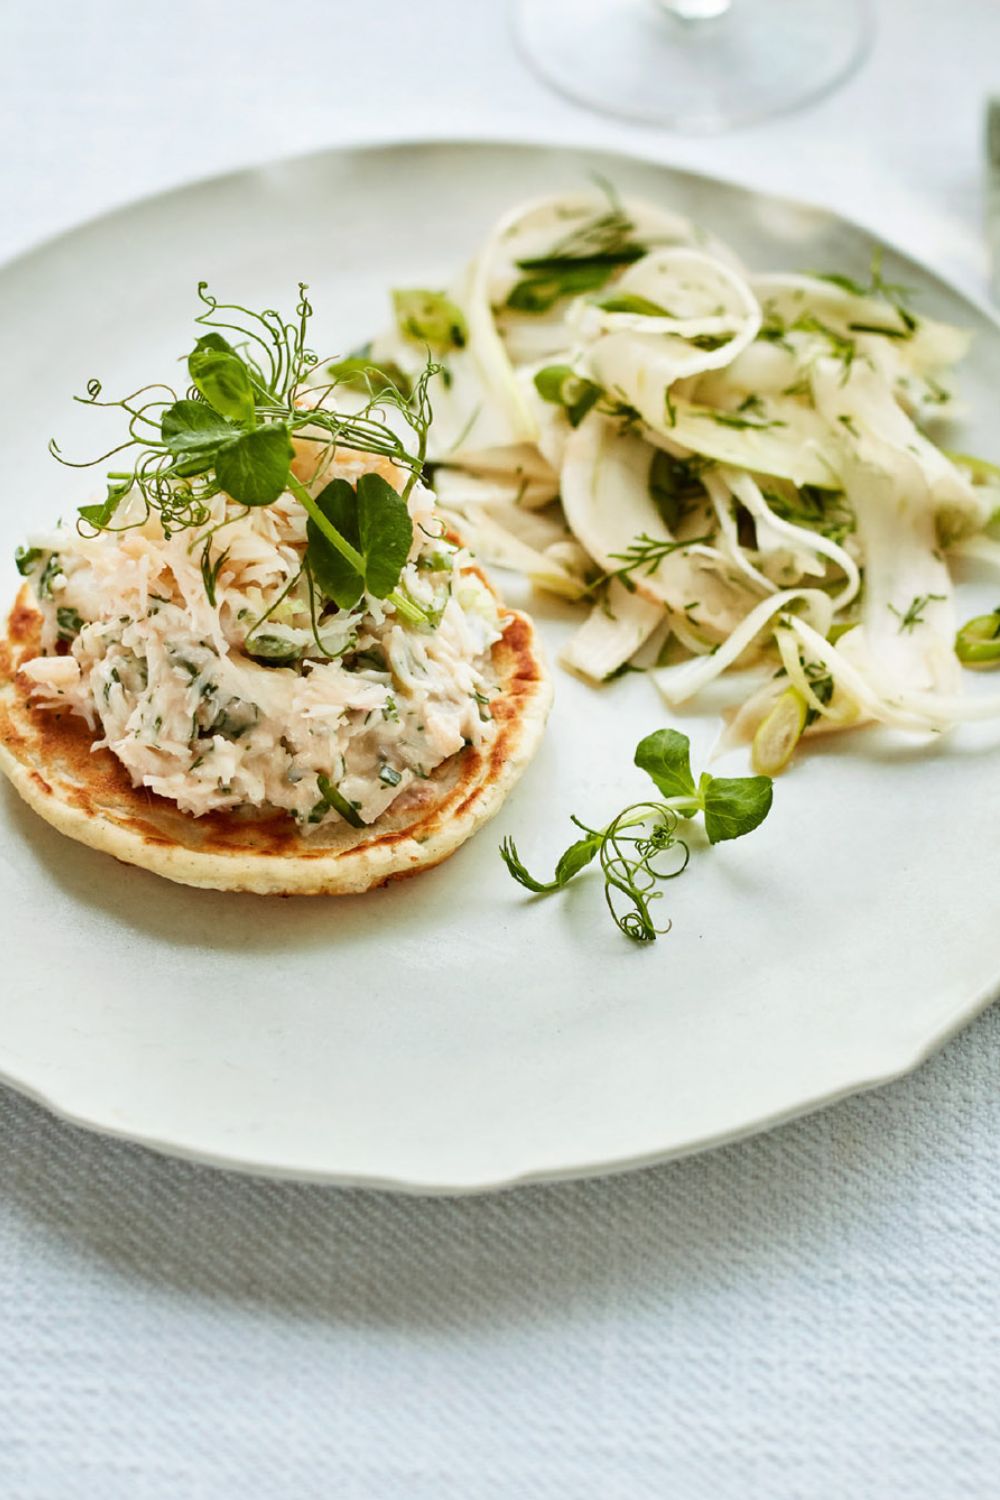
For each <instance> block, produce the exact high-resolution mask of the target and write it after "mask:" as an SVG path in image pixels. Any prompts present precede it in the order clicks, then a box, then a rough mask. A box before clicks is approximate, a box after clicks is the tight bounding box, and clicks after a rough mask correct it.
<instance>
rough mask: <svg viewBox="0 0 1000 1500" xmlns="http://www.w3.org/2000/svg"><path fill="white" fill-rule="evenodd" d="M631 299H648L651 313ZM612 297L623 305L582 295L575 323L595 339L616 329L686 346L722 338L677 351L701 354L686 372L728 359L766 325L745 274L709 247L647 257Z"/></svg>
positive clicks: (573, 318)
mask: <svg viewBox="0 0 1000 1500" xmlns="http://www.w3.org/2000/svg"><path fill="white" fill-rule="evenodd" d="M630 298H638V299H641V301H642V302H643V303H644V304H646V305H647V307H648V309H649V310H648V311H646V312H638V311H630V310H629V309H628V307H627V306H626V305H625V304H627V302H628V300H629V299H630ZM605 300H607V299H605ZM612 301H613V302H614V303H616V304H621V305H613V306H611V307H607V306H603V305H602V303H601V300H596V301H589V300H587V299H585V298H581V299H580V300H579V301H578V302H576V303H574V304H573V306H572V308H571V309H570V311H569V313H568V315H567V321H568V322H569V323H570V325H571V326H574V327H576V328H577V329H578V330H579V333H580V337H581V338H583V339H584V340H586V341H588V342H590V341H592V340H594V339H597V338H600V337H601V336H602V335H604V334H611V333H633V334H638V335H640V336H641V337H642V338H650V339H652V338H657V337H663V336H665V337H669V338H672V339H675V340H680V341H682V344H687V343H688V341H689V340H692V339H698V338H700V339H702V340H704V341H705V343H708V344H711V343H714V342H715V340H719V341H720V343H719V347H718V348H711V347H707V348H706V347H704V346H699V345H697V344H696V345H694V346H693V347H688V348H686V349H685V348H683V347H680V348H678V349H677V350H676V351H674V352H675V354H676V356H677V357H678V358H682V357H683V356H684V355H685V354H686V355H690V356H692V357H693V363H692V366H691V368H690V369H684V370H683V371H681V372H680V374H683V375H696V374H698V373H699V372H700V371H701V370H712V369H717V368H719V367H720V366H721V365H725V364H728V363H729V361H730V360H731V359H733V358H735V356H736V355H737V354H738V353H739V352H740V350H741V349H744V348H746V346H747V344H748V343H749V342H750V341H751V339H753V338H755V337H756V334H757V330H758V329H759V327H760V308H759V306H758V305H757V299H756V298H755V297H754V295H753V293H752V292H751V290H750V288H749V286H748V285H747V283H746V281H745V280H744V278H743V277H742V276H741V275H738V274H737V273H736V272H735V271H733V270H732V269H731V267H729V266H727V265H726V264H724V262H722V261H720V260H717V259H716V258H715V257H714V256H711V255H706V254H705V253H704V251H701V250H690V249H673V250H654V251H652V252H651V253H650V254H649V255H644V256H643V258H642V259H641V260H638V261H636V262H635V263H634V264H633V265H631V266H629V268H628V269H627V270H626V271H625V273H624V275H622V276H621V277H620V278H619V280H618V281H617V282H616V283H615V285H614V288H613V291H612ZM653 308H660V309H662V312H660V313H655V312H653V311H652V309H653ZM675 378H680V377H679V376H677V377H675Z"/></svg>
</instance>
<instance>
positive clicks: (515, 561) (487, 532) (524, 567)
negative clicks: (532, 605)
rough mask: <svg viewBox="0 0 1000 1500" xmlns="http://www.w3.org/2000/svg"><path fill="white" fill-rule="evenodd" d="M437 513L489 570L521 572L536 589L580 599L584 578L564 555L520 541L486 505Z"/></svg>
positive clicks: (584, 590) (584, 586) (584, 582)
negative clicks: (545, 550) (535, 585)
mask: <svg viewBox="0 0 1000 1500" xmlns="http://www.w3.org/2000/svg"><path fill="white" fill-rule="evenodd" d="M440 514H441V516H442V518H443V519H444V522H445V524H446V525H447V526H449V527H452V528H454V530H455V531H456V532H457V534H458V535H459V536H461V538H462V540H463V542H464V543H465V545H466V546H467V547H468V549H469V551H470V552H472V553H474V555H475V556H476V557H477V558H479V560H480V561H481V562H484V563H487V564H489V566H490V567H497V568H511V569H513V570H514V571H515V572H517V573H523V574H524V575H525V577H526V578H530V579H531V581H532V583H534V584H537V586H538V587H539V588H541V589H545V590H547V591H548V593H550V594H558V595H559V596H560V597H561V598H564V599H580V598H582V597H583V596H584V595H585V594H586V592H587V582H586V579H585V578H583V577H582V576H581V574H580V573H579V572H577V571H575V570H574V569H572V568H570V567H569V566H568V565H567V562H566V560H565V557H564V556H563V557H560V556H550V555H549V554H547V553H546V552H543V551H540V550H539V549H538V548H537V547H532V546H531V545H530V544H529V543H528V542H525V541H522V540H521V538H520V537H517V536H515V535H514V533H513V532H512V531H510V530H508V528H507V527H506V526H504V525H503V524H502V523H501V522H500V521H498V520H497V519H496V518H495V517H494V516H493V515H491V514H490V510H489V508H488V507H487V506H485V505H480V506H476V507H474V508H471V509H470V510H468V511H449V510H447V509H446V508H445V507H444V506H442V507H441V508H440Z"/></svg>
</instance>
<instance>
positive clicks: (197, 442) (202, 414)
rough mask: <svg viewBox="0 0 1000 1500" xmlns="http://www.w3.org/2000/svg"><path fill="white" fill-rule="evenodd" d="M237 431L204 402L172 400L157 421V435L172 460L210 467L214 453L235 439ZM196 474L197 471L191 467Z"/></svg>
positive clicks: (237, 429)
mask: <svg viewBox="0 0 1000 1500" xmlns="http://www.w3.org/2000/svg"><path fill="white" fill-rule="evenodd" d="M238 433H239V428H237V427H234V425H233V423H232V422H229V421H227V420H226V418H225V417H223V416H220V415H219V413H218V412H217V411H215V410H213V408H212V407H211V406H209V405H208V404H207V403H206V402H205V401H175V402H174V404H173V405H172V406H168V407H167V409H166V411H165V412H164V413H163V415H162V417H161V418H160V436H161V437H162V439H163V441H164V443H165V444H166V448H167V452H168V453H171V454H172V455H173V456H174V458H179V459H187V458H194V459H198V460H199V461H201V462H203V463H204V464H205V466H206V467H208V468H210V467H211V465H212V459H213V456H214V454H215V452H216V450H217V449H218V448H219V447H220V446H221V445H222V444H223V443H228V442H230V441H231V440H232V439H233V438H234V437H236V436H238ZM186 472H187V473H190V474H197V473H201V472H203V470H201V469H195V468H191V469H188V470H186Z"/></svg>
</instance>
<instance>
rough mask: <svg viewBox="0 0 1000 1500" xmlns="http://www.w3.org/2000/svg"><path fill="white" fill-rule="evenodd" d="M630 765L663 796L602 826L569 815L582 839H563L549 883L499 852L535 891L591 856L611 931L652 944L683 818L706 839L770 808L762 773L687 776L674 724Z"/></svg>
mask: <svg viewBox="0 0 1000 1500" xmlns="http://www.w3.org/2000/svg"><path fill="white" fill-rule="evenodd" d="M635 764H636V765H637V766H639V767H640V769H641V770H643V771H645V772H646V773H647V774H648V775H649V777H650V779H651V780H652V782H653V784H654V785H655V786H656V788H657V790H658V791H659V792H660V793H661V795H662V798H663V800H662V801H655V802H654V801H646V802H633V803H631V804H630V805H629V806H628V807H626V808H624V809H623V810H622V811H621V812H620V813H618V814H617V815H616V816H615V817H614V818H612V820H611V822H610V823H608V824H607V825H606V826H605V827H604V828H591V827H590V826H589V825H588V824H586V823H584V822H582V821H581V819H579V818H577V817H576V816H574V817H573V818H572V820H571V821H572V822H573V823H575V824H576V826H577V828H579V829H580V831H581V833H582V834H583V837H582V838H580V839H577V840H576V841H575V843H572V844H570V846H569V848H568V849H566V850H565V851H564V853H563V854H562V855H561V856H560V858H559V861H558V863H557V864H556V868H555V874H554V875H553V877H552V879H551V880H544V881H543V880H537V879H536V878H535V877H534V876H533V875H531V874H529V872H528V870H527V868H526V867H525V865H524V864H523V863H522V861H521V858H520V856H519V854H518V852H517V845H516V844H515V843H514V840H513V839H512V838H510V837H508V838H505V839H504V840H503V842H502V843H501V845H500V856H501V858H502V859H503V862H504V864H505V865H506V866H507V869H508V871H509V873H510V874H511V875H512V876H513V878H514V879H515V880H516V881H518V883H519V884H520V885H523V886H524V887H525V888H526V889H527V890H529V891H531V892H532V893H533V894H534V895H537V896H547V895H550V894H551V893H552V892H553V891H560V890H562V889H563V888H564V887H565V886H567V885H568V884H569V882H570V881H571V880H573V879H575V877H576V876H577V875H579V874H580V872H581V871H582V870H585V869H586V868H587V866H588V865H589V864H591V862H592V861H593V860H594V859H595V857H596V858H597V860H598V863H599V864H600V867H601V873H602V875H603V876H604V899H605V901H606V902H607V906H608V910H609V911H610V913H611V916H612V919H613V920H614V922H615V924H616V926H617V927H618V929H619V930H620V931H621V932H623V933H624V934H625V936H626V937H628V938H631V939H632V940H633V942H637V943H652V942H655V940H656V938H657V937H660V936H662V935H663V934H664V933H665V932H668V931H669V929H670V925H671V924H670V922H669V920H668V921H667V922H666V924H665V925H663V926H659V927H658V926H657V925H656V922H655V921H654V917H653V913H652V911H651V907H652V904H653V902H654V901H659V900H660V899H661V898H662V896H663V892H662V890H660V889H658V887H659V886H660V885H662V884H663V882H665V881H667V880H675V879H676V878H677V876H678V875H682V874H683V873H684V871H685V870H686V869H687V866H688V861H689V859H690V857H691V850H690V846H689V845H688V844H687V842H686V841H685V840H684V839H682V838H678V836H677V829H678V828H679V826H680V823H681V820H682V819H691V818H694V817H696V816H697V815H698V814H699V813H700V814H701V815H702V817H703V819H704V825H705V832H706V834H707V835H708V841H709V843H710V844H719V843H722V842H723V841H724V840H727V839H736V838H741V837H742V836H743V834H745V833H750V832H751V831H752V830H753V829H754V828H756V827H758V826H759V824H761V823H762V822H763V821H764V819H765V818H766V817H767V815H768V813H769V812H770V810H771V798H772V783H771V779H770V777H768V776H740V777H723V776H710V775H709V774H708V772H707V771H705V772H703V773H702V775H701V777H700V779H699V780H698V782H697V783H696V782H695V779H694V776H693V775H692V773H691V746H690V742H689V740H688V738H687V735H684V734H681V733H679V731H678V730H676V729H659V730H657V731H656V732H655V733H654V734H650V735H647V736H646V738H645V739H643V740H640V742H639V744H638V745H637V747H636V752H635Z"/></svg>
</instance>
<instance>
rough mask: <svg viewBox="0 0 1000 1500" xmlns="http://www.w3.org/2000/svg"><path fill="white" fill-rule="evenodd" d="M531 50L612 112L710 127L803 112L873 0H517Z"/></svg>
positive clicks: (841, 71)
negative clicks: (801, 110) (793, 111)
mask: <svg viewBox="0 0 1000 1500" xmlns="http://www.w3.org/2000/svg"><path fill="white" fill-rule="evenodd" d="M514 21H515V29H516V34H517V37H518V41H519V44H520V47H521V51H522V53H523V54H524V56H525V58H526V59H527V61H528V62H529V63H530V64H531V66H532V67H533V68H534V69H535V70H536V71H537V72H538V73H539V74H540V75H541V76H542V77H543V78H544V79H545V80H546V81H547V82H548V83H550V84H552V85H553V86H554V87H555V88H557V89H558V90H559V91H560V92H561V93H563V94H566V95H568V96H569V97H570V98H571V99H574V100H575V101H576V102H578V103H582V104H586V105H588V106H590V107H591V108H592V109H597V110H600V111H602V112H603V113H605V114H611V115H619V116H624V117H626V118H628V119H633V120H641V121H645V122H646V123H651V124H656V125H661V126H663V127H665V128H667V129H671V130H678V131H685V132H690V133H701V134H709V133H712V132H717V131H722V130H727V129H730V128H732V127H733V126H737V125H747V124H751V123H753V122H754V121H755V120H761V119H766V118H768V117H769V116H771V115H775V114H780V113H782V112H784V111H785V110H790V109H797V108H798V107H800V106H801V105H803V104H806V103H807V102H808V101H810V100H812V99H815V98H818V97H819V96H820V95H821V94H824V93H826V92H828V91H829V90H830V89H832V88H834V87H835V86H836V85H837V84H838V83H840V82H842V81H843V79H845V78H846V77H847V76H848V75H849V74H850V73H851V72H852V71H853V70H854V69H855V68H856V67H857V66H858V65H859V64H860V62H861V60H862V59H863V57H864V56H865V53H866V52H867V50H868V47H869V45H870V41H871V34H872V29H873V28H872V14H871V7H870V4H869V0H515V4H514Z"/></svg>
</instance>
